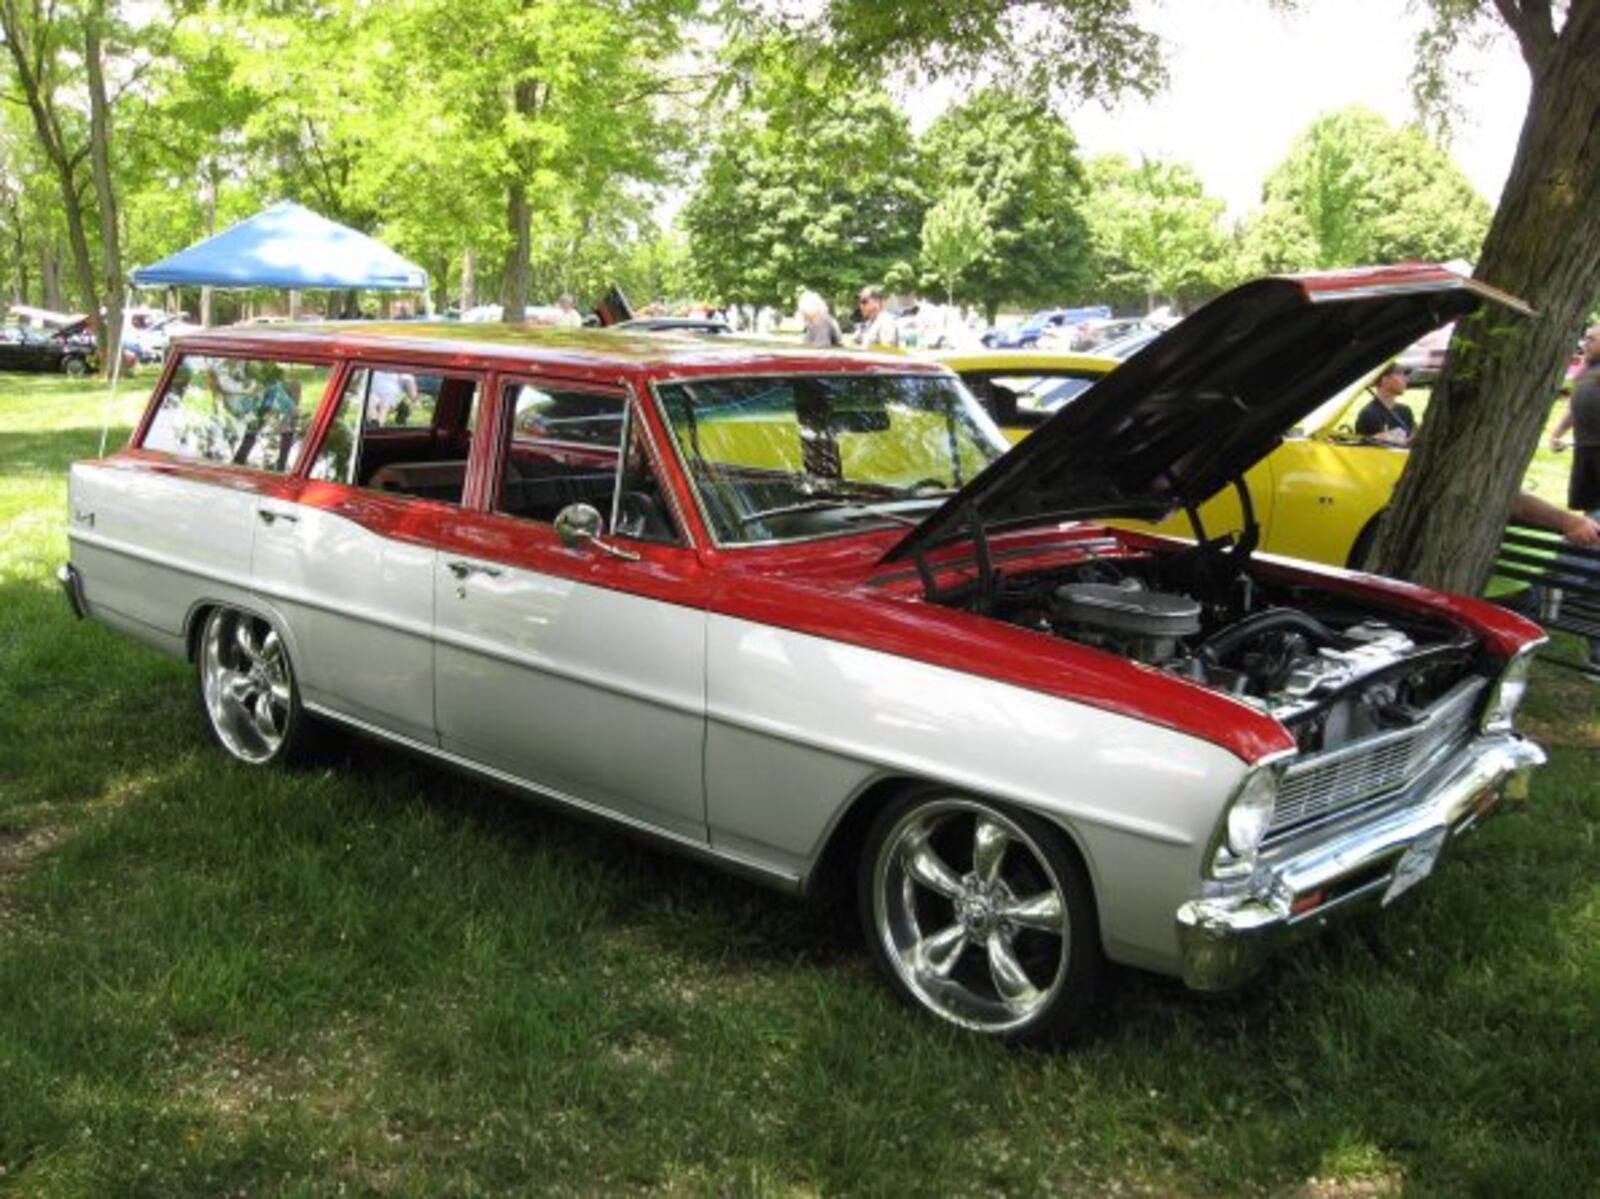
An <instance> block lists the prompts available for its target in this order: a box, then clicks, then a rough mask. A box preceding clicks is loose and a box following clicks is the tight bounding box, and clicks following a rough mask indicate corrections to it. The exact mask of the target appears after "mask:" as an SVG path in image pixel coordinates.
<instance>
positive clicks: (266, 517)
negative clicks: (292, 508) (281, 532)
mask: <svg viewBox="0 0 1600 1199" xmlns="http://www.w3.org/2000/svg"><path fill="white" fill-rule="evenodd" d="M256 515H257V516H259V517H260V518H261V523H262V524H267V525H275V524H277V523H278V522H279V521H280V520H281V521H284V522H286V523H287V524H291V525H292V524H298V523H299V521H300V518H299V517H298V516H296V515H295V514H294V513H293V512H274V511H273V510H272V509H271V508H258V509H256Z"/></svg>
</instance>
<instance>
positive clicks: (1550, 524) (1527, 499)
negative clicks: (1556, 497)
mask: <svg viewBox="0 0 1600 1199" xmlns="http://www.w3.org/2000/svg"><path fill="white" fill-rule="evenodd" d="M1511 519H1512V520H1515V521H1520V522H1521V523H1523V524H1525V525H1537V526H1538V527H1539V528H1541V529H1552V530H1554V531H1555V532H1557V533H1560V534H1561V535H1562V536H1563V537H1565V538H1566V539H1567V540H1568V541H1571V542H1574V543H1576V544H1577V545H1587V546H1600V523H1597V522H1596V521H1595V520H1594V519H1593V518H1592V517H1589V516H1586V515H1585V514H1584V513H1582V512H1569V511H1568V510H1567V509H1565V508H1557V507H1556V506H1555V505H1554V504H1552V503H1550V502H1548V501H1547V500H1541V499H1540V498H1539V497H1538V496H1536V495H1530V494H1529V493H1528V492H1526V491H1524V492H1522V493H1520V494H1519V495H1517V496H1516V498H1514V499H1513V500H1512V501H1511Z"/></svg>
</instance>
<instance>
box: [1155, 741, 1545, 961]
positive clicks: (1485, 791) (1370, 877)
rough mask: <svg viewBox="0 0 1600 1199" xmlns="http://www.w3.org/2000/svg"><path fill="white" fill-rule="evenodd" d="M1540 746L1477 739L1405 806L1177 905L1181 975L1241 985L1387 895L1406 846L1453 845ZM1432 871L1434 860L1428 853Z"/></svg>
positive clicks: (1298, 845)
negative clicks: (1230, 886)
mask: <svg viewBox="0 0 1600 1199" xmlns="http://www.w3.org/2000/svg"><path fill="white" fill-rule="evenodd" d="M1544 761H1545V755H1544V751H1543V750H1542V749H1540V748H1539V747H1538V746H1537V745H1535V744H1534V743H1533V742H1532V741H1526V740H1523V739H1522V738H1521V737H1518V736H1515V735H1511V734H1498V735H1489V736H1482V737H1479V738H1477V739H1476V740H1474V741H1473V742H1471V743H1470V744H1469V745H1467V746H1466V748H1465V749H1463V750H1462V751H1461V752H1460V753H1459V754H1456V755H1454V756H1453V757H1452V758H1451V760H1450V762H1449V763H1448V764H1447V765H1446V766H1445V767H1444V768H1443V770H1442V771H1441V773H1440V774H1439V775H1438V776H1436V777H1435V778H1432V779H1429V780H1427V781H1425V782H1424V783H1422V784H1421V785H1420V786H1419V788H1418V792H1417V794H1415V795H1413V796H1412V797H1410V799H1409V801H1407V802H1405V803H1404V804H1403V806H1401V807H1399V808H1397V809H1392V810H1389V811H1385V812H1384V813H1383V814H1381V815H1379V816H1375V817H1373V818H1372V819H1370V820H1366V821H1362V822H1361V823H1358V824H1356V825H1355V826H1353V827H1350V828H1345V829H1340V830H1338V831H1336V832H1333V833H1331V834H1328V835H1327V836H1325V837H1321V838H1315V837H1313V836H1308V837H1306V838H1304V839H1302V840H1300V841H1291V842H1289V843H1288V844H1286V845H1282V846H1278V847H1276V849H1275V850H1273V851H1269V852H1268V853H1266V854H1264V855H1263V859H1262V862H1261V864H1260V865H1259V866H1258V867H1257V869H1256V872H1255V874H1254V875H1253V876H1252V878H1251V879H1250V880H1249V882H1248V884H1246V885H1245V886H1244V887H1243V888H1241V889H1240V890H1238V891H1230V892H1227V893H1224V894H1218V895H1212V896H1206V897H1204V898H1201V899H1193V900H1190V901H1189V902H1188V903H1186V904H1184V905H1183V906H1182V907H1180V908H1179V909H1178V913H1177V921H1178V944H1179V947H1180V949H1181V951H1182V956H1183V980H1184V982H1185V983H1187V984H1188V985H1189V986H1190V987H1193V988H1195V989H1196V990H1201V991H1225V990H1228V989H1230V988H1232V987H1236V986H1238V985H1239V984H1240V983H1242V982H1244V981H1245V980H1246V979H1248V978H1249V977H1250V976H1251V975H1253V974H1254V973H1256V971H1257V970H1259V969H1260V968H1261V966H1262V965H1263V964H1265V962H1266V960H1267V958H1269V957H1270V956H1271V955H1272V954H1273V953H1274V952H1275V951H1277V950H1278V949H1280V948H1281V947H1282V946H1283V945H1284V944H1286V943H1287V942H1289V941H1292V940H1293V939H1295V938H1296V937H1298V936H1302V935H1305V934H1306V933H1309V932H1314V931H1316V930H1317V929H1320V928H1322V927H1323V926H1324V925H1326V924H1327V923H1328V921H1329V919H1330V918H1331V917H1332V916H1334V915H1335V914H1342V913H1344V912H1348V911H1351V910H1353V909H1355V908H1357V907H1360V906H1363V905H1365V904H1370V903H1375V902H1379V901H1380V900H1382V899H1383V898H1385V897H1386V896H1387V895H1388V894H1389V891H1390V888H1391V886H1392V885H1393V884H1394V882H1395V876H1396V872H1397V868H1398V867H1399V866H1400V864H1401V859H1402V858H1403V857H1405V856H1406V851H1407V850H1409V849H1411V848H1412V847H1413V846H1418V845H1419V843H1422V844H1421V849H1422V850H1423V852H1426V851H1427V850H1428V849H1429V846H1428V844H1427V843H1428V842H1430V840H1431V841H1443V842H1448V841H1449V840H1450V839H1452V838H1454V837H1455V836H1456V835H1457V834H1458V833H1461V832H1463V831H1465V830H1466V829H1467V828H1468V827H1469V826H1470V825H1471V824H1473V823H1474V822H1475V821H1476V820H1477V818H1478V817H1479V816H1480V815H1482V814H1483V813H1484V812H1485V811H1487V810H1488V809H1489V808H1490V807H1492V806H1493V805H1494V804H1495V802H1496V801H1497V800H1498V799H1499V798H1500V796H1501V794H1502V792H1503V791H1504V790H1506V784H1507V782H1508V781H1509V780H1517V781H1518V782H1519V783H1521V782H1525V780H1526V773H1527V771H1529V770H1531V769H1532V768H1533V767H1535V766H1542V765H1543V764H1544ZM1427 868H1428V869H1431V857H1430V858H1429V860H1428V867H1427Z"/></svg>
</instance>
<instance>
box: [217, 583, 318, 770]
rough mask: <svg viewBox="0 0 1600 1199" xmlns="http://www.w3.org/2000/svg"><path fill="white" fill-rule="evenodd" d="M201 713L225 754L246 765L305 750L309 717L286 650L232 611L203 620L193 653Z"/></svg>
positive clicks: (270, 633)
mask: <svg viewBox="0 0 1600 1199" xmlns="http://www.w3.org/2000/svg"><path fill="white" fill-rule="evenodd" d="M195 671H196V684H197V689H198V694H199V700H200V710H201V712H203V713H204V714H205V717H206V722H207V724H209V725H210V727H211V733H212V736H214V737H215V738H216V739H217V742H218V743H219V744H220V745H221V746H222V748H223V749H225V750H227V752H228V753H229V754H230V755H232V756H233V757H234V758H237V759H238V760H239V761H241V762H243V763H245V764H246V765H249V766H276V765H280V764H284V763H287V762H290V761H293V760H295V759H296V758H298V757H299V756H300V755H301V754H302V753H303V751H304V748H305V742H306V741H307V737H308V733H307V729H306V724H307V718H306V714H305V711H304V709H303V708H302V707H301V706H300V688H299V687H298V685H297V684H296V683H295V677H294V667H293V665H292V664H291V663H290V661H289V651H288V648H287V647H286V646H285V645H284V644H283V641H282V639H281V638H280V637H279V636H278V633H277V630H275V629H274V628H273V627H272V626H271V625H270V624H268V623H267V622H266V621H265V620H263V619H262V618H261V617H259V616H254V615H252V614H251V613H248V612H240V611H238V610H237V609H234V608H214V609H212V610H211V612H209V613H208V614H207V615H206V619H205V624H204V625H203V626H202V627H201V629H200V642H199V645H198V646H197V647H196V652H195Z"/></svg>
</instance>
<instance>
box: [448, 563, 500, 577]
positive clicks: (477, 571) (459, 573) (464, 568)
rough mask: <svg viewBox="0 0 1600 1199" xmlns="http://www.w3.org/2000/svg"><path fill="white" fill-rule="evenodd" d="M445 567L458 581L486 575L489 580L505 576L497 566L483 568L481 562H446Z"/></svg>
mask: <svg viewBox="0 0 1600 1199" xmlns="http://www.w3.org/2000/svg"><path fill="white" fill-rule="evenodd" d="M445 565H446V566H448V567H449V568H450V573H451V574H453V575H455V577H456V578H458V579H465V578H467V577H469V576H470V575H488V576H489V578H491V579H498V578H499V577H500V576H501V575H503V574H505V571H503V570H501V569H500V568H499V567H498V566H485V565H483V564H482V563H481V562H462V561H459V560H458V561H455V562H446V563H445Z"/></svg>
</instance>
